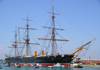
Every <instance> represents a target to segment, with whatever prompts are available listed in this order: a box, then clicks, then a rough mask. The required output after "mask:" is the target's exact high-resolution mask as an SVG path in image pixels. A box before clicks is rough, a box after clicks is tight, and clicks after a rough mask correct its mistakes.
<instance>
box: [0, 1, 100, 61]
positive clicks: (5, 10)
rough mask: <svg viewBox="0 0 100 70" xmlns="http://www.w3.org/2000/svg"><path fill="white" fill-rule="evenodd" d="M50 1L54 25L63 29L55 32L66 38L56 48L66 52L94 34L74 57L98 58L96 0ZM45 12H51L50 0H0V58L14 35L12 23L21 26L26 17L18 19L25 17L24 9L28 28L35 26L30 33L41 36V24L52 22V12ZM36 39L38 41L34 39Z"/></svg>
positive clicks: (99, 24)
mask: <svg viewBox="0 0 100 70" xmlns="http://www.w3.org/2000/svg"><path fill="white" fill-rule="evenodd" d="M53 5H54V12H55V13H57V14H59V15H57V14H55V23H57V24H55V27H56V28H61V29H62V28H63V29H64V31H63V32H61V31H58V33H60V34H61V35H62V36H63V37H64V38H65V39H68V40H69V41H68V42H65V43H66V44H64V45H61V46H65V47H62V48H61V47H60V48H61V49H62V50H63V51H64V52H65V53H66V54H67V53H72V52H74V51H75V50H77V49H76V48H78V47H80V46H81V45H82V44H85V43H87V42H88V41H90V40H92V39H94V38H96V40H95V41H93V43H91V44H90V47H89V49H88V51H87V53H86V55H84V56H83V53H82V52H81V53H80V55H79V56H78V57H80V58H84V59H87V58H89V57H91V58H92V59H100V55H99V53H100V52H99V51H100V0H54V1H53ZM48 12H52V0H0V59H5V54H8V52H9V51H10V49H9V48H8V47H11V46H12V42H11V41H12V40H13V41H14V39H15V38H14V34H15V33H14V32H13V31H15V27H16V26H17V27H25V25H26V23H27V21H25V20H22V19H26V18H27V13H28V18H29V19H30V20H33V21H29V25H30V28H36V29H37V30H35V31H32V32H31V34H32V36H35V37H34V38H38V37H39V38H41V37H43V35H44V34H45V33H41V32H43V31H44V32H45V30H42V29H43V28H42V26H45V25H47V26H48V25H52V24H49V22H50V23H51V19H52V18H51V16H52V14H50V13H48ZM48 27H49V26H48ZM44 29H45V28H44ZM17 31H18V30H17ZM21 32H22V34H23V33H24V32H23V31H22V30H20V34H21ZM64 32H65V33H64ZM63 33H64V34H63ZM32 42H33V41H32ZM36 42H38V43H41V41H38V40H36ZM59 43H60V42H59ZM40 46H41V45H40ZM40 46H39V47H40ZM35 49H36V48H35ZM13 53H14V52H13ZM60 53H62V52H60Z"/></svg>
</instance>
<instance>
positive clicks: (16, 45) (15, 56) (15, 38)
mask: <svg viewBox="0 0 100 70" xmlns="http://www.w3.org/2000/svg"><path fill="white" fill-rule="evenodd" d="M16 42H17V27H16V28H15V57H16V47H17V45H16Z"/></svg>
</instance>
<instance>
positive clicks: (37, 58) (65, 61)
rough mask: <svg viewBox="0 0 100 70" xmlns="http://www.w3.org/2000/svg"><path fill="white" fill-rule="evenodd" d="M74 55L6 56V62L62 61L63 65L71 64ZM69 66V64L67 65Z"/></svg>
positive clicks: (42, 62) (41, 62)
mask: <svg viewBox="0 0 100 70" xmlns="http://www.w3.org/2000/svg"><path fill="white" fill-rule="evenodd" d="M73 57H74V55H71V56H69V55H57V56H35V57H9V58H5V60H6V62H10V63H13V64H14V63H20V64H21V65H23V63H27V64H30V63H39V64H40V65H45V66H49V65H54V64H56V63H61V64H62V65H66V64H69V63H70V62H71V61H72V60H73V59H72V58H73ZM66 66H67V65H66Z"/></svg>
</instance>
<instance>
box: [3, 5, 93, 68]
mask: <svg viewBox="0 0 100 70" xmlns="http://www.w3.org/2000/svg"><path fill="white" fill-rule="evenodd" d="M51 13H52V24H53V27H46V26H44V28H49V29H52V37H51V38H38V39H41V40H51V41H52V50H53V52H52V53H51V55H47V54H44V51H43V50H41V55H37V52H36V51H34V55H33V56H28V48H29V44H36V45H39V44H38V43H30V39H29V37H28V36H29V35H28V33H29V29H32V28H29V24H28V21H30V20H29V19H28V17H27V19H26V20H27V25H26V28H24V29H26V30H27V35H26V39H25V42H17V41H16V40H15V45H14V48H15V57H6V58H5V60H6V62H9V63H10V64H12V65H15V63H19V64H20V65H24V64H27V65H31V64H32V63H38V64H40V65H44V66H53V65H54V64H56V63H61V65H66V66H67V67H68V66H69V64H70V62H71V61H72V60H73V59H74V58H75V57H76V56H77V55H75V53H76V52H78V51H80V50H82V49H83V47H84V46H86V45H87V44H89V43H91V41H93V40H94V39H93V40H91V41H89V42H87V43H86V44H84V45H82V46H81V47H80V48H78V49H77V50H76V51H75V52H73V53H71V54H55V49H54V47H55V41H68V40H63V39H55V30H63V29H59V28H55V26H54V25H55V23H54V18H55V16H54V14H55V13H54V6H52V12H51ZM16 36H17V35H16V34H15V39H16ZM16 43H23V44H26V56H16V48H17V45H16Z"/></svg>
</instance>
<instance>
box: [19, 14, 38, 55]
mask: <svg viewBox="0 0 100 70" xmlns="http://www.w3.org/2000/svg"><path fill="white" fill-rule="evenodd" d="M23 20H27V25H26V28H21V27H19V29H26V30H27V35H26V40H25V41H26V42H17V43H24V44H26V56H28V47H29V44H35V45H39V44H38V43H29V41H30V40H29V37H28V36H29V29H31V30H36V29H34V28H29V25H28V21H32V20H29V19H28V13H27V19H23Z"/></svg>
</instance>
